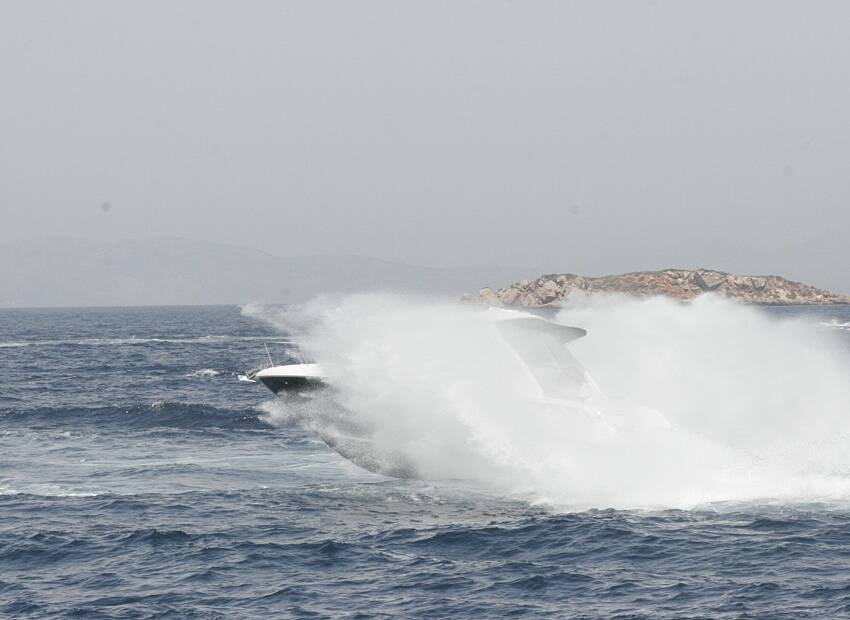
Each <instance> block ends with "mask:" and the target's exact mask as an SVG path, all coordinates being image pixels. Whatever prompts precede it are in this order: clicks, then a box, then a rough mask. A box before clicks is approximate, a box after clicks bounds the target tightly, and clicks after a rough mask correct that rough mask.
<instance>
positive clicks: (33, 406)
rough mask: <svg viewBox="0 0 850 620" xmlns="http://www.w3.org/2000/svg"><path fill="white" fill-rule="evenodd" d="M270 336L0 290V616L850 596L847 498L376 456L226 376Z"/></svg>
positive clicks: (780, 612) (411, 611) (396, 611)
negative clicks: (13, 301) (645, 493)
mask: <svg viewBox="0 0 850 620" xmlns="http://www.w3.org/2000/svg"><path fill="white" fill-rule="evenodd" d="M776 312H778V313H786V314H787V313H794V312H804V310H796V309H778V310H776ZM805 312H813V313H816V314H819V315H820V318H822V319H823V320H824V321H829V320H832V319H834V320H835V322H836V323H842V322H847V321H848V316H850V315H849V314H848V311H847V309H840V308H823V309H811V310H808V311H805ZM836 328H837V329H840V325H838V326H836ZM264 341H265V342H268V343H269V345H270V349H271V351H272V353H273V355H274V356H275V357H276V358H277V360H276V361H284V360H285V359H287V350H288V345H287V339H286V337H285V336H283V335H281V334H279V333H275V332H274V331H273V330H272V329H271V328H270V327H269V326H267V325H266V324H264V323H261V322H259V321H256V320H254V319H251V318H247V317H244V316H242V315H241V314H240V311H239V309H238V308H236V307H209V308H198V307H193V308H129V309H93V310H67V309H66V310H5V311H0V615H3V616H6V617H10V618H74V617H76V618H260V617H264V618H286V617H293V618H302V617H303V618H325V617H327V618H331V617H332V618H340V617H341V618H381V617H383V618H390V617H392V618H396V617H422V618H495V617H527V618H542V617H551V618H564V617H569V618H789V619H791V618H838V617H850V511H848V510H846V509H840V508H836V507H834V506H828V505H819V504H818V505H799V504H797V505H793V506H789V505H770V506H759V505H749V506H744V505H716V506H707V507H704V508H702V509H699V510H694V511H660V512H637V511H635V512H630V511H609V510H595V511H587V512H581V513H576V514H556V513H554V512H550V511H548V510H546V509H544V508H540V507H534V506H530V505H528V504H525V503H522V502H517V501H511V500H508V499H505V498H501V497H498V496H495V495H492V494H488V493H486V492H484V491H483V490H480V489H473V488H469V487H467V486H465V485H464V484H463V483H458V482H450V481H446V482H421V481H399V480H393V479H388V478H382V477H379V476H376V475H373V474H369V473H367V472H364V471H362V470H359V469H358V468H357V467H355V466H354V465H352V464H350V463H348V462H346V461H345V460H344V459H342V458H341V457H339V456H338V455H337V454H336V453H334V452H332V451H330V450H329V449H328V448H327V447H325V446H324V444H322V443H321V442H320V441H318V440H317V439H315V438H314V437H313V436H312V435H310V434H308V433H306V432H304V431H302V430H301V429H299V428H298V427H278V426H273V425H271V424H269V423H268V422H266V421H265V419H264V414H263V409H262V407H260V405H262V403H263V402H265V401H268V400H269V399H268V397H267V394H266V393H265V392H264V391H263V389H262V388H261V387H259V386H252V385H245V384H240V383H239V382H237V379H236V373H237V372H241V371H244V370H245V369H247V368H250V367H256V366H259V365H262V364H263V362H264V359H265V351H264V350H263V342H264Z"/></svg>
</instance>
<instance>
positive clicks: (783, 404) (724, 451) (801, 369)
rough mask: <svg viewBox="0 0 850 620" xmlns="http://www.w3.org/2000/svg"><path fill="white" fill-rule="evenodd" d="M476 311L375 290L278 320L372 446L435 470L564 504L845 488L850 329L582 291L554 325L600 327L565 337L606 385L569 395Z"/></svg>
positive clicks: (730, 307) (824, 492)
mask: <svg viewBox="0 0 850 620" xmlns="http://www.w3.org/2000/svg"><path fill="white" fill-rule="evenodd" d="M255 312H256V311H255ZM256 315H257V314H255V316H256ZM259 315H260V316H263V315H262V313H259ZM477 315H478V310H476V309H474V308H471V307H467V306H463V305H460V304H456V303H450V302H441V301H434V300H421V299H413V298H410V297H400V296H394V295H378V294H369V295H354V296H349V297H344V298H337V299H334V300H328V299H325V300H318V301H315V302H313V303H311V304H308V305H307V306H304V307H301V308H299V309H297V310H296V309H287V310H282V311H279V313H278V314H275V315H274V316H272V315H266V316H267V318H269V319H270V320H272V321H273V322H275V324H277V325H279V326H281V327H282V328H285V329H287V330H288V331H294V333H299V334H302V338H301V342H302V346H303V348H304V350H305V352H306V353H307V354H308V355H309V356H311V357H312V358H314V359H317V360H321V361H322V363H323V364H325V365H326V367H327V370H328V372H329V376H330V381H331V383H332V384H333V386H334V388H335V389H334V391H333V392H332V393H331V396H332V398H333V399H334V405H335V406H340V407H342V408H343V409H344V410H345V411H346V412H347V415H350V416H351V420H352V421H353V422H354V423H357V424H359V425H362V426H364V427H367V428H369V429H372V433H373V440H374V444H375V446H376V449H377V450H378V451H382V452H384V453H387V454H393V455H394V458H398V457H399V456H401V457H402V458H404V459H405V460H406V462H409V463H411V464H412V466H413V467H414V468H415V470H416V472H417V473H418V474H419V475H422V476H425V477H432V478H462V479H471V480H476V481H478V482H481V483H483V484H486V485H488V486H491V487H494V488H498V489H501V490H502V491H504V492H507V493H511V494H517V495H520V496H523V497H527V498H530V499H533V500H535V501H544V502H549V503H553V504H556V505H559V506H566V507H570V508H580V507H661V506H673V507H690V506H693V505H696V504H700V503H705V502H711V501H720V500H764V499H765V498H780V499H783V500H789V499H819V500H823V499H830V498H831V499H840V500H842V501H843V500H844V498H850V482H848V480H847V478H846V477H845V473H846V472H850V456H848V455H850V450H848V447H850V442H848V439H850V416H848V403H850V384H848V381H847V379H848V377H850V373H849V372H848V368H850V366H848V361H847V357H846V355H845V353H844V351H843V350H842V348H841V343H840V341H839V340H838V338H840V334H837V333H835V332H829V330H827V331H826V332H825V331H824V330H823V329H818V326H817V324H815V323H808V322H805V321H802V320H778V319H775V318H772V317H770V316H769V315H767V314H766V313H764V312H763V311H761V310H759V309H757V308H753V307H747V306H742V305H739V304H736V303H733V302H730V301H726V300H723V299H720V298H713V297H710V296H709V297H703V298H700V299H698V300H697V301H695V302H694V303H691V304H688V305H683V304H680V303H678V302H674V301H671V300H667V299H661V298H657V299H649V300H636V299H631V298H625V297H601V298H600V297H594V298H586V299H576V300H574V302H573V303H572V304H571V305H570V306H569V307H567V308H565V309H563V310H562V311H561V312H560V313H559V315H558V320H559V321H561V322H563V323H565V324H569V325H580V326H582V327H585V328H587V329H588V331H589V335H588V336H587V337H586V338H584V339H582V340H580V341H577V342H576V343H574V344H573V345H571V348H572V350H573V351H574V353H575V355H576V357H578V358H579V359H580V360H581V361H582V362H583V363H584V364H585V366H586V367H587V369H588V370H589V372H590V374H591V375H592V376H593V377H595V379H596V382H597V383H598V385H599V386H600V391H599V392H596V393H592V394H589V395H587V396H586V398H585V399H584V400H583V401H582V402H581V403H564V402H560V401H557V400H553V399H545V398H541V397H540V393H539V386H536V385H533V382H531V381H529V378H528V376H527V374H526V373H524V372H523V369H522V365H521V363H520V362H519V361H518V359H517V357H516V355H514V353H513V352H512V351H511V349H510V347H507V346H505V342H504V341H502V340H501V339H499V338H494V336H493V333H492V330H491V329H489V328H488V325H487V324H486V323H485V322H482V321H481V320H480V319H479V317H478V316H477ZM311 422H312V424H313V426H314V430H317V432H321V430H322V429H321V416H320V415H317V416H314V417H313V419H312V421H311V420H310V419H307V420H306V423H307V425H308V426H310V424H311Z"/></svg>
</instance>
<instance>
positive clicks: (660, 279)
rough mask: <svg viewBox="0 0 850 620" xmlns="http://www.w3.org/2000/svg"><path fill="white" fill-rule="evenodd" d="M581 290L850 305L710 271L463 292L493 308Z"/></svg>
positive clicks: (545, 280)
mask: <svg viewBox="0 0 850 620" xmlns="http://www.w3.org/2000/svg"><path fill="white" fill-rule="evenodd" d="M577 291H580V292H581V293H585V294H594V293H625V294H627V295H634V296H637V297H651V296H655V295H663V296H666V297H672V298H673V299H679V300H682V301H690V300H692V299H694V298H695V297H697V296H698V295H701V294H703V293H715V294H717V295H722V296H724V297H729V298H731V299H737V300H739V301H742V302H745V303H752V304H764V305H793V304H850V297H848V296H844V295H835V294H833V293H830V292H829V291H825V290H823V289H819V288H815V287H813V286H809V285H807V284H801V283H800V282H792V281H791V280H786V279H785V278H780V277H779V276H741V275H735V274H731V273H724V272H722V271H713V270H711V269H695V270H688V269H665V270H664V271H636V272H634V273H624V274H621V275H616V276H603V277H599V278H588V277H583V276H577V275H574V274H571V273H565V274H560V275H545V276H541V277H539V278H537V279H536V280H521V281H519V282H515V283H514V284H511V285H510V286H507V287H505V288H500V289H498V290H495V291H494V290H492V289H489V288H484V289H481V290H480V291H479V292H478V294H477V295H471V296H467V297H466V298H465V299H467V300H469V301H477V302H480V303H485V304H488V305H494V306H550V305H557V304H559V303H561V302H562V301H564V300H566V299H568V298H569V297H570V295H572V294H574V293H576V292H577Z"/></svg>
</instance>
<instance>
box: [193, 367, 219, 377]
mask: <svg viewBox="0 0 850 620" xmlns="http://www.w3.org/2000/svg"><path fill="white" fill-rule="evenodd" d="M220 374H221V372H219V371H218V370H214V369H212V368H202V369H201V370H196V371H195V372H190V373H188V374H186V375H184V376H185V377H187V378H190V379H201V378H203V379H209V378H211V377H217V376H218V375H220Z"/></svg>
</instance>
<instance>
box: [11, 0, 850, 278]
mask: <svg viewBox="0 0 850 620" xmlns="http://www.w3.org/2000/svg"><path fill="white" fill-rule="evenodd" d="M848 24H850V3H847V2H844V1H836V2H827V1H818V2H812V1H805V2H804V1H799V2H786V1H759V2H756V1H750V2H742V1H734V2H722V1H717V0H711V1H708V0H706V1H703V2H685V1H681V2H672V1H665V0H658V1H651V2H638V1H636V2H599V1H597V0H593V1H587V2H518V1H509V2H493V1H487V2H458V1H456V0H453V1H451V2H433V1H428V2H401V1H398V0H393V1H387V2H346V1H339V2H333V3H329V2H317V1H315V0H309V1H304V2H297V3H295V2H284V1H275V2H258V1H254V2H228V3H223V2H210V1H208V0H204V1H182V2H172V1H169V2H141V1H138V2H113V1H111V0H108V1H104V2H86V1H79V2H64V1H61V2H43V1H39V2H27V1H24V0H21V1H18V2H12V1H8V2H4V3H3V4H2V5H0V45H2V53H0V76H2V86H0V88H2V93H1V94H2V96H0V123H2V134H1V135H2V137H0V210H2V215H3V217H2V222H3V225H2V229H0V238H6V239H11V240H15V239H26V238H32V237H37V236H53V235H71V236H78V237H91V238H96V239H117V238H140V239H144V238H146V237H153V236H163V235H168V236H183V237H188V238H193V239H199V240H209V241H218V242H228V243H233V244H241V245H244V246H248V247H252V248H257V249H262V250H265V251H269V252H272V253H275V254H278V255H304V254H316V253H351V254H364V255H372V256H377V257H381V258H385V259H391V260H399V261H406V262H410V263H421V264H431V265H455V264H468V263H478V264H485V263H489V264H502V265H522V266H528V267H529V268H530V269H532V270H534V271H539V272H556V271H572V272H577V273H585V274H601V273H608V272H617V271H626V270H636V269H651V268H661V267H667V266H683V267H688V266H708V267H715V268H721V269H727V270H733V271H741V272H758V273H763V272H775V273H779V274H781V275H786V276H789V277H793V278H797V279H802V280H807V281H810V282H813V283H815V284H820V285H825V286H830V287H832V288H835V289H837V290H841V291H850V272H848V270H847V268H846V265H848V264H850V244H848V243H847V237H848V232H850V200H848V198H850V152H848V151H850V36H848Z"/></svg>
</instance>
